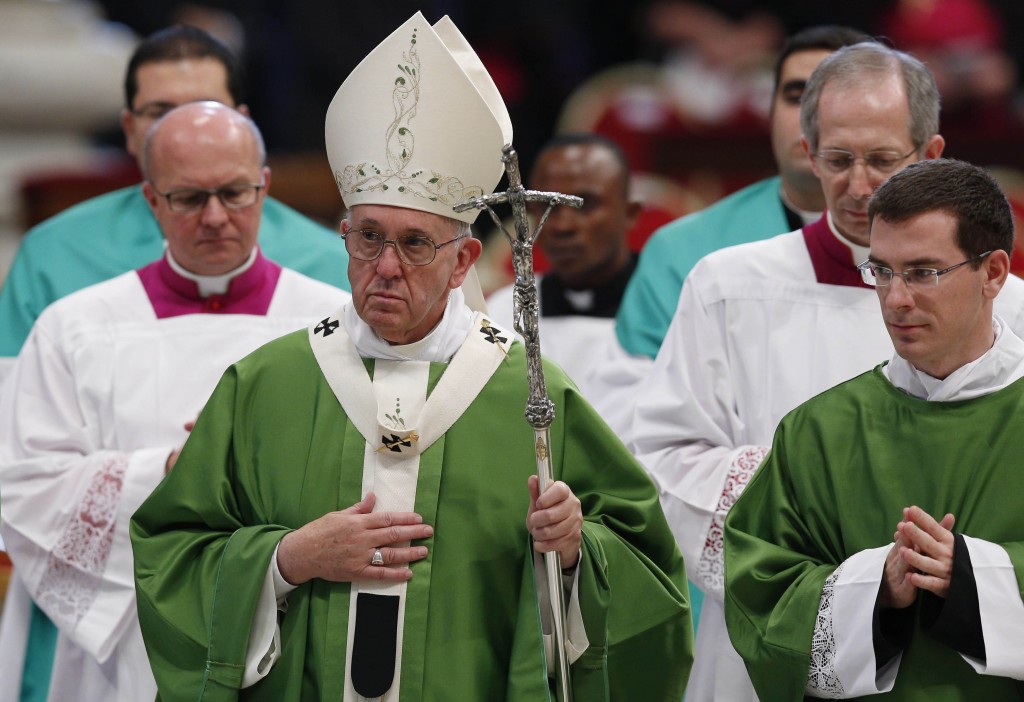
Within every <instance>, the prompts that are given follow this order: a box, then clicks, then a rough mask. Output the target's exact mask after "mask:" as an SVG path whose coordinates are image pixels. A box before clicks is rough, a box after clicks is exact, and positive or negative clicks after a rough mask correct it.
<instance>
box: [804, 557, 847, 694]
mask: <svg viewBox="0 0 1024 702" xmlns="http://www.w3.org/2000/svg"><path fill="white" fill-rule="evenodd" d="M842 571H843V566H842V565H840V566H839V567H838V568H836V569H835V571H834V572H833V573H832V575H830V576H828V579H827V580H826V581H825V586H824V587H823V588H822V589H821V602H820V603H819V604H818V617H817V619H816V620H815V622H814V634H813V635H812V637H811V664H810V667H809V668H808V670H807V694H809V695H813V696H814V697H821V698H824V699H838V698H841V697H843V695H844V690H843V683H842V681H841V680H840V679H839V675H838V673H837V672H836V637H835V633H834V631H833V627H832V604H833V602H834V595H835V585H836V581H837V580H838V579H839V574H840V573H842Z"/></svg>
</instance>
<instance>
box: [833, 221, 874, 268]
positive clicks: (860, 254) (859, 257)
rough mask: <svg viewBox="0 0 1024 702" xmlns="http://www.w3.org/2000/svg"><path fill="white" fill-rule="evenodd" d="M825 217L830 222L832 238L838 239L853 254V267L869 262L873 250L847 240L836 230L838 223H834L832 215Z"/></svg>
mask: <svg viewBox="0 0 1024 702" xmlns="http://www.w3.org/2000/svg"><path fill="white" fill-rule="evenodd" d="M825 216H826V221H827V222H828V230H829V231H830V232H832V236H834V237H835V238H836V239H838V240H839V243H840V244H842V245H843V246H845V247H846V248H848V249H849V250H850V253H852V254H853V265H855V266H858V265H860V264H861V263H863V262H864V261H867V260H868V254H869V253H871V249H870V248H869V247H867V246H861V245H860V244H855V243H853V242H852V241H850V240H849V239H847V238H846V237H845V236H843V235H842V234H840V233H839V230H838V229H836V223H835V222H833V221H832V213H831V212H826V213H825Z"/></svg>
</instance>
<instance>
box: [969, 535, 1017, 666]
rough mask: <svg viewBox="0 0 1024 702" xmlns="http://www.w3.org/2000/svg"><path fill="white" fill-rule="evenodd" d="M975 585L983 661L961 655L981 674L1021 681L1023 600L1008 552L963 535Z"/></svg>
mask: <svg viewBox="0 0 1024 702" xmlns="http://www.w3.org/2000/svg"><path fill="white" fill-rule="evenodd" d="M964 542H965V543H966V544H967V549H968V551H969V552H970V554H971V566H972V568H973V569H974V580H975V582H976V583H977V585H978V605H979V609H980V611H981V631H982V635H983V636H984V639H985V656H986V658H987V660H985V661H979V660H978V659H977V658H972V657H970V656H963V658H964V660H966V661H967V662H968V663H969V664H970V665H971V667H972V668H974V669H975V670H976V671H977V672H979V673H981V674H982V675H998V676H1001V677H1007V678H1013V679H1015V680H1024V644H1021V637H1020V632H1021V631H1024V602H1022V601H1021V596H1020V586H1019V585H1018V583H1017V573H1016V571H1015V570H1014V567H1013V562H1012V561H1010V555H1009V554H1008V553H1007V552H1006V549H1004V548H1003V547H1002V546H1000V545H999V544H994V543H992V542H990V541H983V540H981V539H975V538H972V537H970V536H967V535H964Z"/></svg>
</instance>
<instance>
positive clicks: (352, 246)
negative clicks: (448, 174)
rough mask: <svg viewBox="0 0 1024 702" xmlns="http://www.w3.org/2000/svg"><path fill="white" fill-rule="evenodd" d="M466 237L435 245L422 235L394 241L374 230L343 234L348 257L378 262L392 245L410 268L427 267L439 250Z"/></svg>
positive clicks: (409, 235)
mask: <svg viewBox="0 0 1024 702" xmlns="http://www.w3.org/2000/svg"><path fill="white" fill-rule="evenodd" d="M466 236H467V235H465V234H463V235H461V236H457V237H455V238H454V239H451V240H449V241H446V242H444V243H442V244H435V243H434V242H433V241H431V240H430V239H428V238H427V237H425V236H423V235H421V234H406V235H404V236H399V237H396V238H394V239H385V238H384V235H383V234H380V233H379V232H375V231H373V230H372V229H353V230H351V231H348V232H345V233H344V234H342V235H341V238H342V239H344V240H345V250H346V251H348V255H349V256H351V257H352V258H355V259H358V260H360V261H375V260H377V258H378V257H379V256H380V255H381V253H383V252H384V246H385V245H386V244H390V245H392V246H394V247H395V251H396V252H397V253H398V258H399V259H401V261H402V263H407V264H409V265H410V266H426V265H427V264H429V263H432V262H433V260H434V257H435V256H437V251H438V249H440V248H441V247H443V246H448V244H454V243H455V242H456V241H459V240H460V239H465V238H466Z"/></svg>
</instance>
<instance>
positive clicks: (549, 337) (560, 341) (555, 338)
mask: <svg viewBox="0 0 1024 702" xmlns="http://www.w3.org/2000/svg"><path fill="white" fill-rule="evenodd" d="M540 278H541V276H538V277H537V284H538V286H539V285H540ZM513 287H514V286H511V285H509V286H507V287H504V288H501V289H500V290H496V291H494V292H493V293H491V295H490V296H489V297H488V298H487V308H488V309H489V310H490V312H491V314H492V315H493V316H494V320H495V321H496V322H498V324H500V325H502V326H503V327H505V328H506V329H513V325H512V295H513V292H512V291H513ZM614 338H615V318H614V317H590V316H585V315H565V316H557V317H546V316H544V308H543V307H542V308H541V310H540V351H541V353H542V354H543V355H544V356H546V357H547V358H549V359H551V360H552V361H554V362H555V363H557V364H558V365H559V366H560V367H561V368H562V370H564V371H565V372H566V374H567V375H568V376H569V377H570V378H572V379H573V382H575V383H576V387H578V388H579V389H580V392H581V393H583V396H584V397H586V398H587V400H589V401H590V403H591V404H593V403H594V400H595V391H594V389H593V388H592V387H590V386H589V385H588V379H589V377H590V376H591V374H592V373H593V369H594V368H595V366H596V365H597V363H598V362H600V361H601V360H602V359H603V358H604V354H605V353H606V352H607V347H608V345H609V344H610V343H611V342H612V341H613V340H614ZM620 436H621V435H620Z"/></svg>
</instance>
